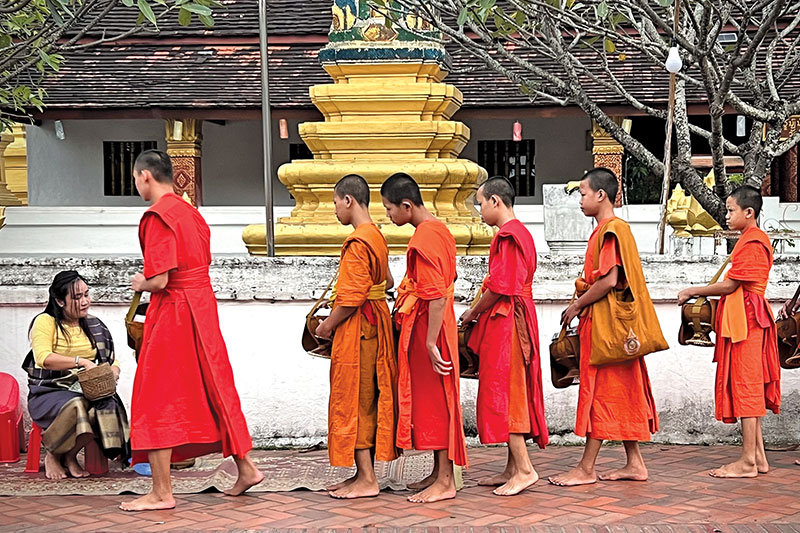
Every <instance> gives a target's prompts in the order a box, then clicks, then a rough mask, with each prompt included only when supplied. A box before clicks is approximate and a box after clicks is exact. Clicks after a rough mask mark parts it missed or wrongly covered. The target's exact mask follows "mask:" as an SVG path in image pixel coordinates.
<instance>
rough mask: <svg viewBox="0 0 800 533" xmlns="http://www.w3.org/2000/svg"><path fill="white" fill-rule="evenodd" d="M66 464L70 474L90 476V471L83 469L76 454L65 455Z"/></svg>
mask: <svg viewBox="0 0 800 533" xmlns="http://www.w3.org/2000/svg"><path fill="white" fill-rule="evenodd" d="M64 465H65V466H66V467H67V470H68V471H69V475H70V476H72V477H77V478H81V477H89V472H87V471H86V470H84V469H83V467H82V466H81V465H80V463H78V458H77V457H75V456H74V455H71V454H67V455H66V456H65V457H64Z"/></svg>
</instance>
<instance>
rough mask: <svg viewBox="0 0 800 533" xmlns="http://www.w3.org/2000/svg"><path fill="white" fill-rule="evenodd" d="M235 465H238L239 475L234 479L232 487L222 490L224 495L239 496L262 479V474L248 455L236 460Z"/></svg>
mask: <svg viewBox="0 0 800 533" xmlns="http://www.w3.org/2000/svg"><path fill="white" fill-rule="evenodd" d="M236 466H238V467H239V477H238V478H237V479H236V484H235V485H234V486H233V487H231V488H230V489H228V490H226V491H223V492H224V493H225V495H226V496H240V495H242V494H244V493H245V492H247V490H249V489H250V488H251V487H254V486H256V485H258V484H259V483H261V482H262V481H264V474H262V473H261V470H259V469H258V468H257V467H256V465H255V464H254V463H253V461H252V460H251V459H250V456H247V457H245V458H244V459H240V460H237V461H236Z"/></svg>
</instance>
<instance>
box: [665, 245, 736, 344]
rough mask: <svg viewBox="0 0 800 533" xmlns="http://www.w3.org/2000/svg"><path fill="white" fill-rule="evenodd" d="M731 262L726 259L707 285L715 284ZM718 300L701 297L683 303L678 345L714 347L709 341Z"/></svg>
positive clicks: (712, 342)
mask: <svg viewBox="0 0 800 533" xmlns="http://www.w3.org/2000/svg"><path fill="white" fill-rule="evenodd" d="M730 262H731V258H730V257H728V258H727V259H726V260H725V262H724V263H722V266H721V267H720V268H719V270H718V271H717V273H716V274H714V277H713V278H711V281H710V282H709V283H708V284H709V285H713V284H714V283H716V282H717V281H718V280H719V278H720V276H722V273H723V272H724V271H725V267H727V266H728V265H729V264H730ZM718 303H719V299H718V298H706V297H705V296H701V297H700V298H697V299H696V300H695V301H694V302H685V303H684V304H683V306H681V327H680V329H679V330H678V343H679V344H681V345H683V346H686V345H691V346H703V347H709V346H714V341H712V340H711V332H712V331H714V328H715V325H716V320H717V304H718Z"/></svg>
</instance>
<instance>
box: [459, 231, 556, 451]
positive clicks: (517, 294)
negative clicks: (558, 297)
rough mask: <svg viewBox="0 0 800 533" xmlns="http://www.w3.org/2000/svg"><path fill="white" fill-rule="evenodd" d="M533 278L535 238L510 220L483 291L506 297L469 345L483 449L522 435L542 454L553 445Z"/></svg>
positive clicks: (481, 321)
mask: <svg viewBox="0 0 800 533" xmlns="http://www.w3.org/2000/svg"><path fill="white" fill-rule="evenodd" d="M534 272H536V247H535V246H534V243H533V237H531V234H530V232H529V231H528V230H527V229H526V228H525V225H524V224H522V223H521V222H520V221H519V220H516V219H515V220H511V221H509V222H507V223H506V224H505V225H503V227H502V228H500V231H498V232H497V234H495V236H494V238H493V239H492V244H491V247H490V249H489V275H488V276H487V277H486V280H485V281H484V282H483V289H482V290H490V291H492V292H493V293H495V294H499V295H501V297H500V299H499V300H497V302H496V303H495V304H494V305H493V306H492V307H491V308H490V309H487V310H486V311H484V312H483V313H481V315H480V317H479V318H478V323H477V324H476V325H475V328H474V329H473V331H472V335H471V336H470V340H469V345H470V348H471V349H472V350H473V351H474V352H475V353H477V354H478V355H480V372H479V380H478V401H477V414H478V434H479V435H480V438H481V442H482V443H484V444H498V443H501V442H508V436H509V433H523V434H525V436H526V438H530V439H534V441H535V442H536V444H538V445H539V447H540V448H544V447H545V446H546V445H547V442H548V441H549V432H548V430H547V422H546V420H545V414H544V393H543V391H542V370H541V361H540V357H539V325H538V322H537V320H536V307H535V306H534V304H533V298H532V289H531V285H532V283H533V274H534ZM517 376H520V377H522V379H521V380H519V381H517V380H516V379H515V378H517Z"/></svg>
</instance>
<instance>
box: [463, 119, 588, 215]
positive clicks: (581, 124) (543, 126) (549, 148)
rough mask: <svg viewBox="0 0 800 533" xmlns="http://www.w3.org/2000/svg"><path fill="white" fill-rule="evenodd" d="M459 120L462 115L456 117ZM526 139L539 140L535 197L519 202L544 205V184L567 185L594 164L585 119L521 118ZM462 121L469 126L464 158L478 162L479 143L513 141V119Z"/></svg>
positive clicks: (537, 145) (537, 143) (523, 134)
mask: <svg viewBox="0 0 800 533" xmlns="http://www.w3.org/2000/svg"><path fill="white" fill-rule="evenodd" d="M453 118H454V119H455V120H460V119H459V115H458V114H456V115H455V117H453ZM519 121H520V123H522V137H523V139H534V140H535V141H536V157H535V165H536V194H535V196H533V197H532V198H520V200H519V202H520V203H534V204H541V203H542V184H545V183H566V182H568V181H572V180H576V179H579V178H580V176H582V175H583V174H584V172H586V171H587V170H590V169H591V168H592V167H593V166H594V165H593V164H592V152H591V150H587V149H586V132H587V131H589V130H590V129H591V126H592V124H591V121H590V120H589V119H588V118H587V117H584V116H577V117H573V116H566V117H560V118H540V117H537V118H522V119H520V120H519ZM463 122H464V123H465V124H466V125H467V126H469V128H470V132H471V136H470V141H469V143H468V144H467V146H466V147H465V148H464V151H463V152H461V157H463V158H465V159H471V160H472V161H475V162H477V161H478V141H481V140H499V139H511V131H512V126H513V124H514V119H511V118H509V119H498V120H490V119H483V118H482V119H473V118H468V119H465V120H463Z"/></svg>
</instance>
